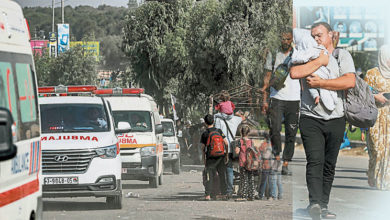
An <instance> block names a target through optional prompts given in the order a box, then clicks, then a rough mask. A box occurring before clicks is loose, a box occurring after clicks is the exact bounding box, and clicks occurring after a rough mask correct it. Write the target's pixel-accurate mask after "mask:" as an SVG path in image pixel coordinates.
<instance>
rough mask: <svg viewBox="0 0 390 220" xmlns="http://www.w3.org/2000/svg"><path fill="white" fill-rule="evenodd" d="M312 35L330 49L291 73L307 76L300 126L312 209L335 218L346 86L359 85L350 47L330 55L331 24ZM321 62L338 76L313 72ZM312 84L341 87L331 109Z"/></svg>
mask: <svg viewBox="0 0 390 220" xmlns="http://www.w3.org/2000/svg"><path fill="white" fill-rule="evenodd" d="M311 35H312V37H313V38H314V39H315V40H316V41H317V43H318V44H320V45H323V46H324V47H325V48H326V49H327V51H328V54H325V53H324V52H321V54H320V56H319V57H318V58H317V59H315V60H312V61H310V62H308V63H306V64H302V65H296V66H293V67H291V69H290V75H291V78H294V79H300V78H305V77H306V80H302V81H301V82H302V87H303V90H302V99H301V102H302V103H301V109H300V112H301V116H300V122H299V128H300V131H301V137H302V141H303V146H304V148H305V153H306V160H307V164H306V183H307V188H308V191H309V201H310V205H309V207H308V211H309V214H310V216H311V217H312V219H321V217H322V218H324V219H329V218H332V219H334V218H336V214H334V213H332V212H330V211H329V210H328V203H329V195H330V191H331V188H332V184H333V179H334V175H335V168H336V161H337V156H338V153H339V148H340V144H341V142H342V140H343V134H344V129H345V117H344V107H343V99H344V94H343V92H344V91H343V90H347V89H349V88H353V87H354V86H355V67H354V63H353V60H352V57H351V55H350V54H349V52H348V51H346V50H341V49H340V50H339V56H338V60H336V59H335V58H334V57H333V56H332V55H329V54H332V52H333V51H334V46H333V31H332V29H331V27H330V26H329V24H327V23H324V22H320V23H315V24H313V26H312V28H311ZM321 66H326V67H327V68H328V69H329V70H330V71H331V73H332V74H335V75H337V76H338V78H335V79H328V80H327V79H321V78H319V77H318V76H317V75H315V74H312V73H313V72H315V71H316V70H317V69H318V68H319V67H321ZM309 88H322V89H328V90H333V91H337V102H336V107H335V109H334V110H333V111H329V110H327V109H326V108H325V107H324V105H323V104H322V102H320V103H318V104H315V102H314V99H313V98H312V97H311V95H310V92H309V90H308V89H309Z"/></svg>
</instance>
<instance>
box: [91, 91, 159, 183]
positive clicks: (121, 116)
mask: <svg viewBox="0 0 390 220" xmlns="http://www.w3.org/2000/svg"><path fill="white" fill-rule="evenodd" d="M143 92H144V90H143V89H138V88H123V89H122V88H112V89H101V90H97V91H95V94H98V95H101V96H103V97H104V98H105V99H106V100H107V101H109V102H110V104H111V107H112V112H113V115H114V120H115V121H116V123H117V122H119V121H125V122H128V123H130V126H131V131H130V132H128V133H124V134H121V135H118V138H119V145H120V148H121V153H120V155H121V158H122V179H126V180H127V179H135V180H142V181H149V186H150V187H152V188H157V187H158V185H161V184H162V181H163V140H162V133H163V127H162V125H161V121H160V115H159V112H158V109H157V104H156V102H155V101H154V99H153V98H152V97H151V96H149V95H146V94H143Z"/></svg>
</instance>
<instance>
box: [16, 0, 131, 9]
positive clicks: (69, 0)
mask: <svg viewBox="0 0 390 220" xmlns="http://www.w3.org/2000/svg"><path fill="white" fill-rule="evenodd" d="M14 1H16V2H17V3H19V4H20V6H22V7H37V6H41V7H51V5H52V0H14ZM128 2H129V1H128V0H64V4H65V6H67V5H70V6H72V7H75V6H78V5H89V6H93V7H97V6H99V5H103V4H106V5H111V6H117V7H121V6H123V7H127V3H128ZM54 4H55V7H60V6H61V0H54Z"/></svg>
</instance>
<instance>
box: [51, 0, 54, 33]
mask: <svg viewBox="0 0 390 220" xmlns="http://www.w3.org/2000/svg"><path fill="white" fill-rule="evenodd" d="M51 4H52V8H53V20H52V24H51V32H54V0H52V1H51Z"/></svg>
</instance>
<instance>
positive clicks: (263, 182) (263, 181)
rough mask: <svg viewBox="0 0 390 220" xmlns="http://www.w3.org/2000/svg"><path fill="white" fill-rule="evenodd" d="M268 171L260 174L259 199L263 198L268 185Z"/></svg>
mask: <svg viewBox="0 0 390 220" xmlns="http://www.w3.org/2000/svg"><path fill="white" fill-rule="evenodd" d="M268 174H269V172H268V170H263V171H262V172H261V181H260V187H259V188H260V190H259V197H260V198H263V197H264V194H265V189H266V188H267V183H268Z"/></svg>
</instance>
